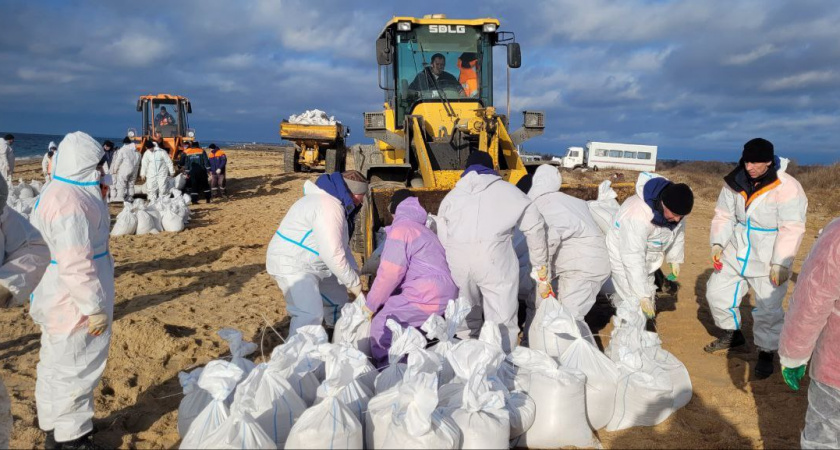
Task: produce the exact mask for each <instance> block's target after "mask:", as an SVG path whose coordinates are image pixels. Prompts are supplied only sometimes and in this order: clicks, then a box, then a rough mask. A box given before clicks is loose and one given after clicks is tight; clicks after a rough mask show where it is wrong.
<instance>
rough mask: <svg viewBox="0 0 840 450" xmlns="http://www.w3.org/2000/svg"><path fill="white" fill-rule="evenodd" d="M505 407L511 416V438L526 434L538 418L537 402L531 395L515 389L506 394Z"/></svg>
mask: <svg viewBox="0 0 840 450" xmlns="http://www.w3.org/2000/svg"><path fill="white" fill-rule="evenodd" d="M505 409H506V410H507V412H508V417H509V418H510V438H511V439H516V438H518V437H519V436H522V435H523V434H525V433H526V432H527V431H528V430H530V429H531V427H532V426H533V425H534V421H535V420H536V419H537V403H536V402H534V399H532V398H531V396H530V395H528V394H526V393H524V392H519V391H513V392H510V393H508V394H507V395H505Z"/></svg>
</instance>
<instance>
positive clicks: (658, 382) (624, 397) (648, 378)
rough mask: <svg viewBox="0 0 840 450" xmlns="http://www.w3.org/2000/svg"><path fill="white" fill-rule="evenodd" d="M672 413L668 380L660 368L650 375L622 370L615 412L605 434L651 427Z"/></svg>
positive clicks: (669, 382)
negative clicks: (633, 428)
mask: <svg viewBox="0 0 840 450" xmlns="http://www.w3.org/2000/svg"><path fill="white" fill-rule="evenodd" d="M672 412H673V400H672V399H671V381H670V379H669V377H668V374H667V373H666V372H665V371H664V370H662V369H656V370H654V371H653V373H646V372H641V371H638V372H631V371H627V370H624V369H623V370H622V376H621V378H620V379H619V380H618V389H617V390H616V396H615V411H613V416H612V419H610V422H609V423H608V424H607V431H618V430H624V429H626V428H632V427H639V426H643V427H652V426H654V425H658V424H660V423H662V422H663V421H664V420H665V419H667V418H668V416H670V415H671V413H672Z"/></svg>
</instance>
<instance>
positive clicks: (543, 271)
mask: <svg viewBox="0 0 840 450" xmlns="http://www.w3.org/2000/svg"><path fill="white" fill-rule="evenodd" d="M547 279H548V267H546V266H540V268H539V269H537V281H547Z"/></svg>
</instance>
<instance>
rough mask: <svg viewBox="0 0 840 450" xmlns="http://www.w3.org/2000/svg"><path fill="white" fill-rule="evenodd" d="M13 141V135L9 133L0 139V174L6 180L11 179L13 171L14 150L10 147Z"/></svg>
mask: <svg viewBox="0 0 840 450" xmlns="http://www.w3.org/2000/svg"><path fill="white" fill-rule="evenodd" d="M14 143H15V137H14V136H12V135H11V134H7V135H5V136H3V139H0V176H2V177H4V178H5V179H6V180H12V179H13V178H12V175H13V174H14V172H15V150H14V148H12V144H14Z"/></svg>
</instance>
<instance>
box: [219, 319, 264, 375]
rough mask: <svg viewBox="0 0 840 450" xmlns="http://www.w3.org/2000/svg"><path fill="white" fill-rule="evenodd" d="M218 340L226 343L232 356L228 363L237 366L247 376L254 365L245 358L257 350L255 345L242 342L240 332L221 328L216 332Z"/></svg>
mask: <svg viewBox="0 0 840 450" xmlns="http://www.w3.org/2000/svg"><path fill="white" fill-rule="evenodd" d="M217 334H218V335H219V337H220V338H222V339H224V340H226V341H227V343H228V345H229V346H230V354H231V356H232V358H231V360H230V362H232V363H234V364H236V365H237V366H239V368H240V369H242V371H243V372H245V375H246V376H247V375H248V373H250V372H251V370H253V369H254V367H255V366H256V364H254V362H253V361H251V360H249V359H246V358H245V357H246V356H248V355H250V354H251V353H254V352H255V351H256V350H257V344H254V343H253V342H246V341H243V340H242V332H241V331H239V330H234V329H233V328H222V329H221V330H219V331H218V332H217Z"/></svg>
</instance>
